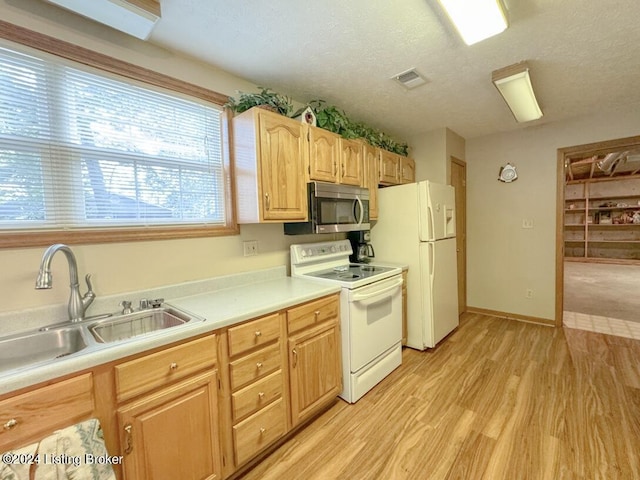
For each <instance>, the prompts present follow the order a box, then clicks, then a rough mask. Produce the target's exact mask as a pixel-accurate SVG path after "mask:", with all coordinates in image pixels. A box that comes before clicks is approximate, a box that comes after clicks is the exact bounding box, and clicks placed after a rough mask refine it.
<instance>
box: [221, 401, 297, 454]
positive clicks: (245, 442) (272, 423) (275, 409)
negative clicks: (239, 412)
mask: <svg viewBox="0 0 640 480" xmlns="http://www.w3.org/2000/svg"><path fill="white" fill-rule="evenodd" d="M284 431H285V416H284V404H283V401H282V399H281V398H280V399H278V400H276V401H275V402H273V403H272V404H271V405H269V406H268V407H266V408H264V409H262V410H260V411H259V412H258V413H256V414H254V415H251V416H250V417H249V418H247V419H246V420H244V421H242V422H240V423H239V424H238V425H236V426H235V427H233V444H234V448H235V453H236V464H237V465H241V464H243V463H244V462H246V461H247V460H249V459H250V458H251V457H253V456H254V455H255V454H256V453H258V452H259V451H260V450H262V449H263V448H265V447H267V446H269V445H270V444H271V443H273V442H275V441H276V440H277V439H278V438H280V437H281V436H282V435H284Z"/></svg>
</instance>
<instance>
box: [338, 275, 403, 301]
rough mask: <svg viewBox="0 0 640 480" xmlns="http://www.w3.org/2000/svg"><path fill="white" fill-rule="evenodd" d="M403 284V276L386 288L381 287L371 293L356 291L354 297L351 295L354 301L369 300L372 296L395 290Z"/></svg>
mask: <svg viewBox="0 0 640 480" xmlns="http://www.w3.org/2000/svg"><path fill="white" fill-rule="evenodd" d="M401 285H402V277H400V278H398V279H396V281H395V282H393V284H391V285H389V286H388V287H385V288H381V289H380V290H375V291H373V292H370V293H355V294H354V295H353V297H351V301H352V302H361V301H363V300H367V299H369V298H372V297H377V296H380V295H383V294H385V293H387V292H390V291H392V290H395V289H397V288H399V287H400V286H401Z"/></svg>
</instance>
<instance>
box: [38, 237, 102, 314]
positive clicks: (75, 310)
mask: <svg viewBox="0 0 640 480" xmlns="http://www.w3.org/2000/svg"><path fill="white" fill-rule="evenodd" d="M57 251H61V252H62V253H64V254H65V256H66V257H67V262H68V263H69V281H70V285H69V286H70V287H71V294H70V296H69V320H70V321H72V322H81V321H82V320H84V313H85V312H86V311H87V308H89V305H91V302H93V300H94V299H95V298H96V294H95V293H93V287H92V286H91V275H89V274H87V276H86V277H85V279H86V282H87V288H88V289H89V290H88V291H87V293H85V294H84V296H80V285H78V264H77V263H76V257H75V255H74V254H73V252H72V251H71V249H70V248H69V247H68V246H66V245H64V244H62V243H56V244H55V245H51V246H50V247H49V248H47V250H46V251H45V252H44V255H43V256H42V260H41V261H40V271H39V272H38V278H37V279H36V289H37V290H43V289H49V288H51V286H52V279H51V259H52V258H53V256H54V255H55V253H56V252H57Z"/></svg>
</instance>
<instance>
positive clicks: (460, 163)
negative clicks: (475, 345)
mask: <svg viewBox="0 0 640 480" xmlns="http://www.w3.org/2000/svg"><path fill="white" fill-rule="evenodd" d="M449 161H450V163H451V164H454V163H455V164H456V165H458V166H459V167H462V168H463V169H464V187H465V190H464V199H465V204H464V205H462V207H463V208H464V225H465V235H464V237H463V238H462V248H463V250H462V258H463V265H464V269H463V271H464V276H463V278H462V279H460V278H459V279H458V281H461V280H462V290H463V292H464V294H465V298H464V302H463V304H464V308H463V311H462V312H460V315H462V313H464V312H466V311H467V298H466V295H467V235H466V231H467V205H466V201H467V185H466V183H467V162H465V161H464V160H461V159H459V158H456V157H454V156H453V155H452V156H450V157H449ZM452 181H453V175H452V173H451V165H450V166H449V184H451V183H452ZM456 210H457V204H456ZM456 215H457V212H456Z"/></svg>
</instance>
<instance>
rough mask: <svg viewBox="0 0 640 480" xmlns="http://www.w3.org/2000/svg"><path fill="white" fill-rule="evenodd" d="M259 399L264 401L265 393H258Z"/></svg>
mask: <svg viewBox="0 0 640 480" xmlns="http://www.w3.org/2000/svg"><path fill="white" fill-rule="evenodd" d="M258 398H260V400H262V399H263V398H264V392H258Z"/></svg>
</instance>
